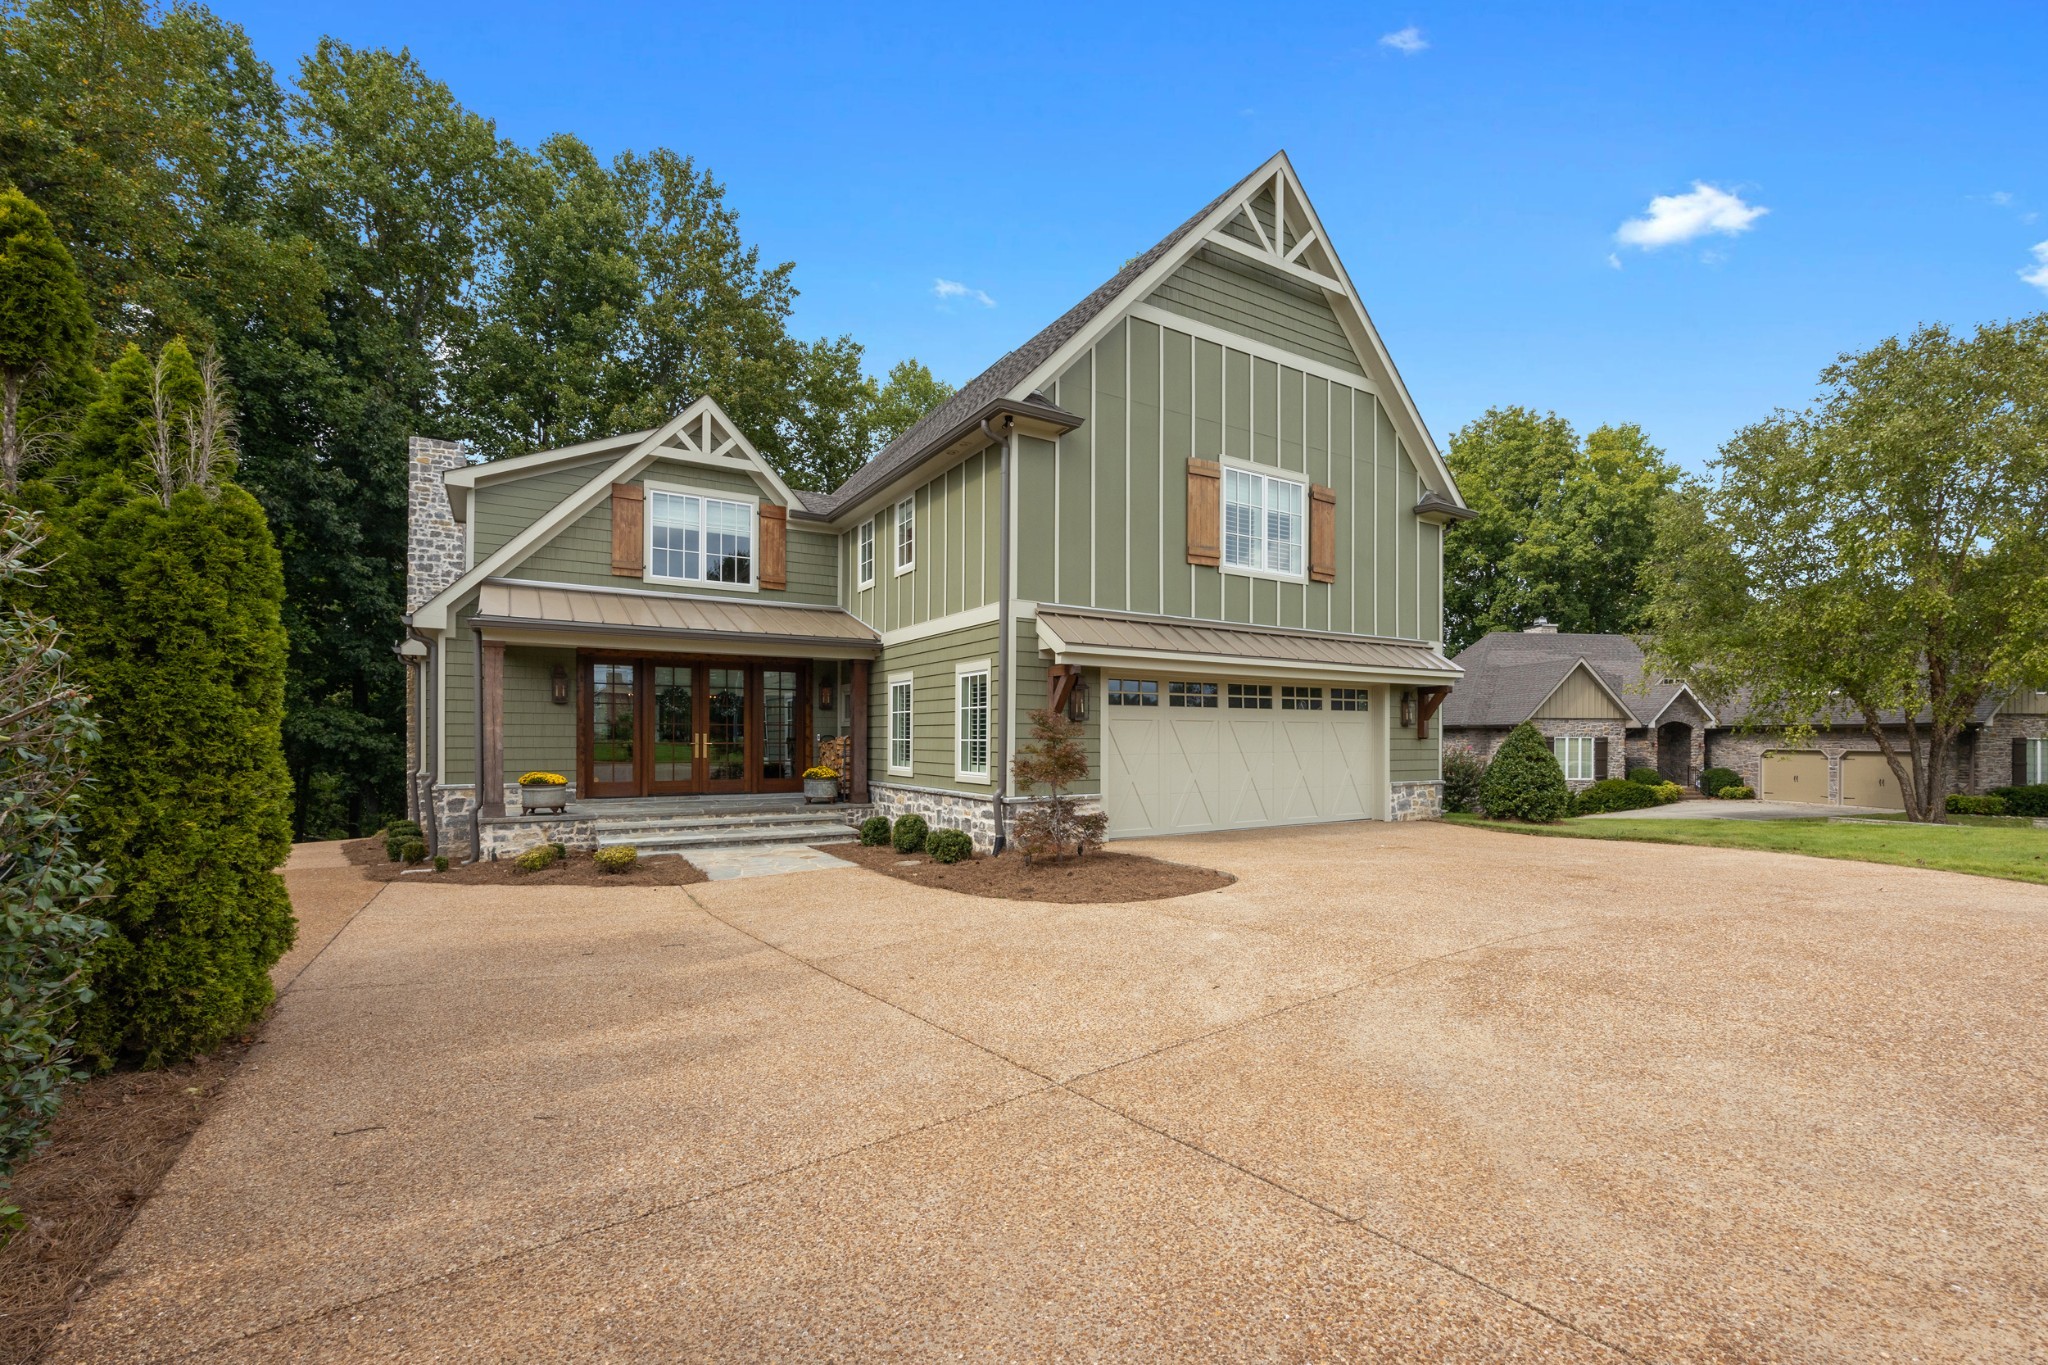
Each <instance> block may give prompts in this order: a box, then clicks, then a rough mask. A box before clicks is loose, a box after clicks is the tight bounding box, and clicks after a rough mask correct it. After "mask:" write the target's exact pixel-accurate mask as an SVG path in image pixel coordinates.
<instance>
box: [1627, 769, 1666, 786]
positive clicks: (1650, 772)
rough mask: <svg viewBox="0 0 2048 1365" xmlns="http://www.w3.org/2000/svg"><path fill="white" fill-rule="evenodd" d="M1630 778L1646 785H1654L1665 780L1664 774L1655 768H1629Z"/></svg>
mask: <svg viewBox="0 0 2048 1365" xmlns="http://www.w3.org/2000/svg"><path fill="white" fill-rule="evenodd" d="M1628 780H1629V781H1631V782H1639V783H1641V784H1642V785H1643V786H1645V787H1654V786H1656V785H1657V784H1658V783H1659V782H1662V781H1663V780H1664V774H1662V773H1660V772H1658V771H1657V770H1656V769H1655V768H1630V769H1629V770H1628Z"/></svg>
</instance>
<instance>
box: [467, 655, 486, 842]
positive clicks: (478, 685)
mask: <svg viewBox="0 0 2048 1365" xmlns="http://www.w3.org/2000/svg"><path fill="white" fill-rule="evenodd" d="M470 633H471V640H470V651H469V652H470V655H471V657H470V661H469V670H470V672H469V676H470V684H469V686H470V694H469V728H470V729H471V730H473V731H475V739H476V752H475V753H474V754H473V755H472V756H471V758H470V769H469V792H470V797H469V858H470V861H471V862H477V863H480V862H482V861H483V860H484V716H483V710H484V628H483V627H482V626H471V627H470Z"/></svg>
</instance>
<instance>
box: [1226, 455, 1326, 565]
mask: <svg viewBox="0 0 2048 1365" xmlns="http://www.w3.org/2000/svg"><path fill="white" fill-rule="evenodd" d="M1307 536H1308V486H1307V485H1306V484H1299V483H1296V482H1294V481H1293V480H1292V479H1276V478H1274V477H1272V476H1271V475H1268V474H1254V473H1252V472H1251V471H1250V470H1248V469H1226V470H1224V471H1223V566H1224V567H1225V568H1227V569H1235V570H1237V571H1238V572H1240V573H1255V574H1271V575H1274V576H1276V577H1280V578H1300V577H1301V576H1302V574H1303V572H1304V569H1305V566H1306V564H1307V562H1308V556H1307V552H1306V549H1305V548H1304V542H1305V540H1306V539H1307Z"/></svg>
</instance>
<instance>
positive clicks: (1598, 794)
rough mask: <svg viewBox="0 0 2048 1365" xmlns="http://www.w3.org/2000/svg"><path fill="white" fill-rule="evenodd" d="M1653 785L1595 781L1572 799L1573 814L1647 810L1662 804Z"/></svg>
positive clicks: (1614, 780) (1612, 779) (1611, 780)
mask: <svg viewBox="0 0 2048 1365" xmlns="http://www.w3.org/2000/svg"><path fill="white" fill-rule="evenodd" d="M1662 804H1663V802H1662V801H1660V800H1659V799H1658V798H1657V789H1656V788H1655V787H1649V786H1645V785H1644V784H1642V783H1641V782H1635V781H1629V782H1623V781H1619V780H1617V779H1615V778H1612V777H1610V778H1608V779H1606V780H1605V781H1602V782H1595V783H1594V784H1593V785H1592V786H1590V787H1587V788H1586V789H1585V790H1584V791H1582V792H1580V793H1579V794H1578V795H1577V796H1576V797H1574V798H1573V799H1572V813H1573V814H1574V815H1604V814H1606V813H1607V812H1608V811H1612V810H1647V809H1648V808H1650V807H1651V806H1659V805H1662Z"/></svg>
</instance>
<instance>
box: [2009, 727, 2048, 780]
mask: <svg viewBox="0 0 2048 1365" xmlns="http://www.w3.org/2000/svg"><path fill="white" fill-rule="evenodd" d="M2043 776H2044V777H2048V773H2044V774H2043ZM2012 784H2013V785H2014V786H2015V787H2024V786H2026V785H2027V742H2026V741H2025V740H2023V739H2016V740H2014V741H2013V742H2012Z"/></svg>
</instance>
